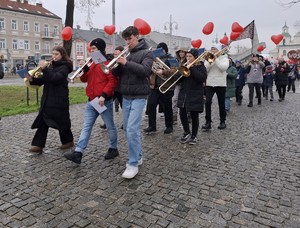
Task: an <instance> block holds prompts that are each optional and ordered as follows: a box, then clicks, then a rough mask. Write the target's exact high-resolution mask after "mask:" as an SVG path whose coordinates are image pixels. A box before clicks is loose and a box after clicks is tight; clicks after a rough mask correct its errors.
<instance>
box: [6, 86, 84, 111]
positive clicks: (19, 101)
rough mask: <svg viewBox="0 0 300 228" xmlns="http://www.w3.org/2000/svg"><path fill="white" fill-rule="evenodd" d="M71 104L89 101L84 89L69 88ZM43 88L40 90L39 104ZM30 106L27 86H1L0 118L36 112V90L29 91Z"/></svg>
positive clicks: (37, 107)
mask: <svg viewBox="0 0 300 228" xmlns="http://www.w3.org/2000/svg"><path fill="white" fill-rule="evenodd" d="M69 91H70V104H79V103H84V102H86V101H87V97H86V95H85V88H84V87H69ZM42 92H43V87H40V88H39V89H38V95H39V102H40V100H41V99H40V97H41V95H42ZM28 97H29V104H27V87H26V86H0V116H11V115H17V114H25V113H30V112H36V111H38V109H39V105H38V104H37V99H36V89H31V88H30V89H29V96H28Z"/></svg>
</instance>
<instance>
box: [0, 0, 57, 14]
mask: <svg viewBox="0 0 300 228" xmlns="http://www.w3.org/2000/svg"><path fill="white" fill-rule="evenodd" d="M0 10H7V11H13V12H20V13H26V14H31V15H38V16H43V17H51V18H56V19H61V18H60V17H59V16H57V15H55V14H54V13H52V12H50V11H49V10H47V9H45V8H44V7H43V4H41V3H36V5H33V4H29V3H28V0H22V1H21V0H1V1H0Z"/></svg>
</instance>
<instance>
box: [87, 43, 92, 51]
mask: <svg viewBox="0 0 300 228" xmlns="http://www.w3.org/2000/svg"><path fill="white" fill-rule="evenodd" d="M91 42H92V41H90V42H88V44H87V50H88V52H89V53H91V52H92V49H91Z"/></svg>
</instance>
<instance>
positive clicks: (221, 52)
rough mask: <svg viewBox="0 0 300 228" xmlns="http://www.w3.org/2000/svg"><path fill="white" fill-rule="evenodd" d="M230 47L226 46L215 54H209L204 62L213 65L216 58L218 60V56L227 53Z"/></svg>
mask: <svg viewBox="0 0 300 228" xmlns="http://www.w3.org/2000/svg"><path fill="white" fill-rule="evenodd" d="M229 49H230V47H229V46H226V47H224V48H223V49H221V50H220V51H218V52H216V53H215V54H213V53H211V52H209V53H208V54H207V56H206V61H207V62H209V63H213V62H214V61H216V58H218V57H219V56H220V55H223V54H225V53H227V52H229Z"/></svg>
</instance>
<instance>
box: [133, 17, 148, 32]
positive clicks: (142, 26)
mask: <svg viewBox="0 0 300 228" xmlns="http://www.w3.org/2000/svg"><path fill="white" fill-rule="evenodd" d="M133 25H134V27H136V28H137V29H138V30H139V33H140V34H141V35H147V34H149V33H150V32H151V27H150V25H149V24H148V23H147V22H146V21H144V20H143V19H141V18H137V19H135V20H134V23H133Z"/></svg>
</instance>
